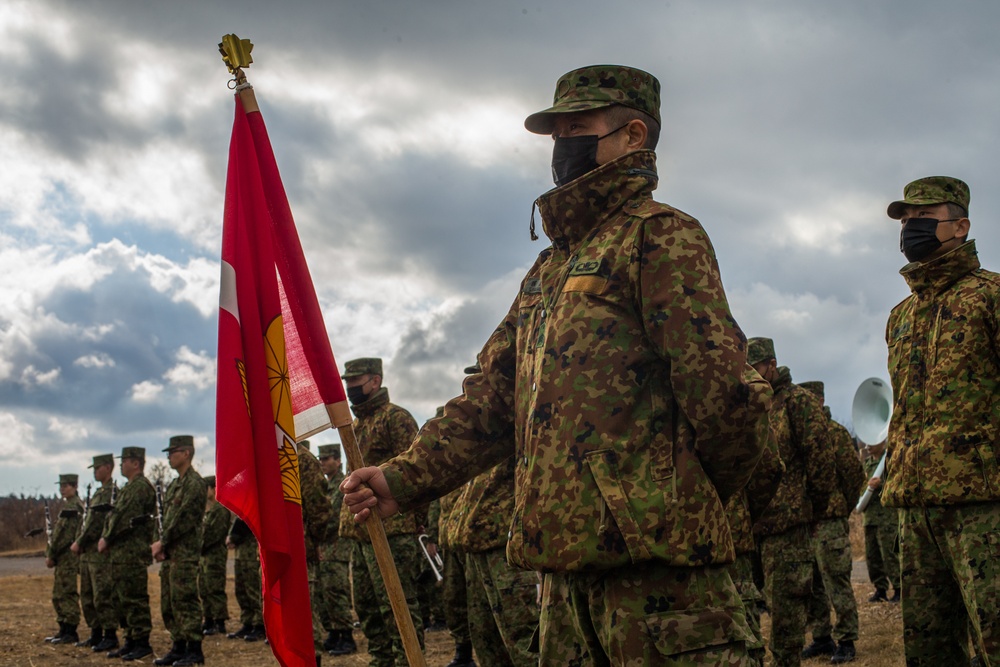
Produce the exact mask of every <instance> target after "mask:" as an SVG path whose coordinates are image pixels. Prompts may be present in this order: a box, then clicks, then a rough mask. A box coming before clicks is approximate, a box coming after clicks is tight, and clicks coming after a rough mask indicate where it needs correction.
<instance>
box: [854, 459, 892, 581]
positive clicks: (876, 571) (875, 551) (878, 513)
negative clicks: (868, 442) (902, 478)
mask: <svg viewBox="0 0 1000 667" xmlns="http://www.w3.org/2000/svg"><path fill="white" fill-rule="evenodd" d="M876 467H878V457H872V458H869V459H867V460H866V461H865V475H866V476H867V477H869V478H870V477H871V476H872V475H873V474H875V468H876ZM861 520H862V523H863V524H864V528H865V562H866V563H867V565H868V578H869V579H870V580H871V582H872V585H874V586H875V588H880V589H882V590H884V591H887V590H889V587H890V586H892V588H893V590H896V591H898V590H899V553H898V552H897V550H896V541H897V540H898V539H899V510H897V509H895V508H892V507H885V506H883V505H882V487H879V488H878V489H877V490H876V492H875V493H873V494H872V497H871V499H870V500H869V501H868V505H867V506H866V507H865V511H864V513H863V514H862V515H861Z"/></svg>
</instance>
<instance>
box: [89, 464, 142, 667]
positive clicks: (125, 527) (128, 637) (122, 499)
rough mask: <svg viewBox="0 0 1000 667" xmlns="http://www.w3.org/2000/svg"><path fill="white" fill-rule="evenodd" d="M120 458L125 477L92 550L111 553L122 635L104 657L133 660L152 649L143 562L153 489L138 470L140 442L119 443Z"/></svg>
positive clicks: (112, 573) (139, 467) (139, 466)
mask: <svg viewBox="0 0 1000 667" xmlns="http://www.w3.org/2000/svg"><path fill="white" fill-rule="evenodd" d="M119 461H120V462H121V473H122V476H123V477H125V478H126V479H127V480H128V482H127V483H126V484H125V486H123V487H122V488H121V490H120V491H119V492H118V493H117V494H116V497H115V501H114V506H113V507H112V508H111V512H110V514H109V515H108V518H107V521H106V522H105V524H104V533H103V534H102V535H101V539H100V541H99V542H98V543H97V550H98V551H100V552H101V553H104V552H108V553H109V554H110V559H111V577H112V580H113V582H114V595H115V608H116V610H117V612H118V624H119V625H120V626H121V628H122V633H123V634H124V635H125V643H124V644H123V645H122V646H121V648H119V649H117V650H114V651H111V652H110V653H108V657H109V658H121V659H123V660H126V661H132V660H138V659H140V658H145V657H146V656H147V655H149V654H151V653H152V652H153V647H152V646H150V645H149V633H150V632H152V630H153V620H152V615H151V614H150V611H149V588H148V580H147V572H146V568H148V567H149V566H150V564H151V563H152V562H153V555H152V552H151V551H150V545H151V544H152V543H153V517H154V514H155V512H156V491H155V490H154V489H153V484H152V483H151V482H150V481H149V479H147V478H146V476H145V475H144V474H143V470H144V468H145V467H146V450H145V449H144V448H142V447H124V448H122V454H121V457H120V459H119Z"/></svg>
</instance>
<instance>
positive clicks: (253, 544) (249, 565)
mask: <svg viewBox="0 0 1000 667" xmlns="http://www.w3.org/2000/svg"><path fill="white" fill-rule="evenodd" d="M226 546H227V547H228V548H230V549H233V550H235V551H236V554H235V558H234V560H233V589H234V590H235V592H236V603H237V604H238V605H239V606H240V624H241V627H240V628H239V629H238V630H236V631H235V632H230V633H229V634H228V635H226V637H227V638H228V639H243V640H246V641H251V642H253V641H257V640H258V639H263V638H264V636H265V635H264V607H263V599H262V597H263V594H262V589H261V572H260V549H259V548H258V545H257V538H256V537H255V536H254V534H253V532H252V531H251V530H250V527H249V526H248V525H247V524H246V523H245V522H244V521H243V519H240V518H239V517H237V518H236V519H235V520H234V521H233V525H232V526H230V528H229V535H228V536H227V537H226Z"/></svg>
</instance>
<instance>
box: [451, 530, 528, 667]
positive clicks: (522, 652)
mask: <svg viewBox="0 0 1000 667" xmlns="http://www.w3.org/2000/svg"><path fill="white" fill-rule="evenodd" d="M504 551H505V548H504V547H503V546H498V547H496V548H494V549H490V550H487V551H478V552H476V553H470V554H467V555H466V559H465V572H466V580H467V582H468V616H469V629H470V631H471V633H472V645H473V647H474V648H475V650H476V656H477V657H478V658H479V661H480V662H481V663H482V664H484V665H497V666H498V667H502V666H503V665H509V666H510V667H534V666H535V665H538V651H537V649H533V648H532V646H531V639H532V637H533V636H534V634H535V632H536V631H537V630H538V602H537V601H536V600H537V596H538V575H537V574H536V573H534V572H528V571H526V570H518V569H515V568H513V567H511V566H510V565H508V564H507V557H506V555H505V554H504Z"/></svg>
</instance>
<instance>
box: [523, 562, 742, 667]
mask: <svg viewBox="0 0 1000 667" xmlns="http://www.w3.org/2000/svg"><path fill="white" fill-rule="evenodd" d="M545 581H546V583H547V585H546V586H543V589H542V616H541V627H542V633H541V637H540V640H541V643H540V646H539V664H541V665H565V664H574V661H576V660H577V659H578V656H579V653H580V646H579V641H580V640H581V639H582V641H583V645H584V647H585V652H586V653H588V654H590V655H597V656H607V657H606V658H599V659H598V660H595V661H594V662H593V663H583V664H614V665H622V666H624V667H647V666H651V667H656V666H663V667H666V666H670V667H676V666H681V665H683V666H685V667H686V666H688V665H713V666H722V665H726V666H733V667H735V666H737V665H739V666H740V667H742V666H744V665H746V660H747V653H746V644H747V643H750V642H753V639H754V637H753V634H752V633H751V631H750V628H749V626H748V625H747V622H746V618H745V616H744V613H743V603H742V602H741V601H740V598H739V596H738V594H737V592H736V588H735V587H734V586H733V582H732V580H731V579H730V577H729V573H728V568H726V567H724V566H719V567H702V568H690V567H671V566H668V565H664V564H662V563H659V562H656V561H648V562H645V563H638V564H636V565H635V566H633V567H630V568H620V569H617V570H608V571H598V572H556V573H551V574H546V575H545ZM553 590H554V591H555V593H556V595H557V596H559V597H560V598H561V599H563V600H568V606H569V608H570V618H571V619H572V625H573V630H572V631H571V632H567V633H565V634H563V633H560V632H551V631H546V621H547V618H546V609H547V607H548V606H549V604H548V600H547V599H546V596H550V595H552V594H553ZM555 606H556V608H557V609H564V608H565V603H562V602H560V603H558V604H557V605H555ZM558 627H560V629H562V628H564V627H565V626H564V623H560V624H559V626H558Z"/></svg>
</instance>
